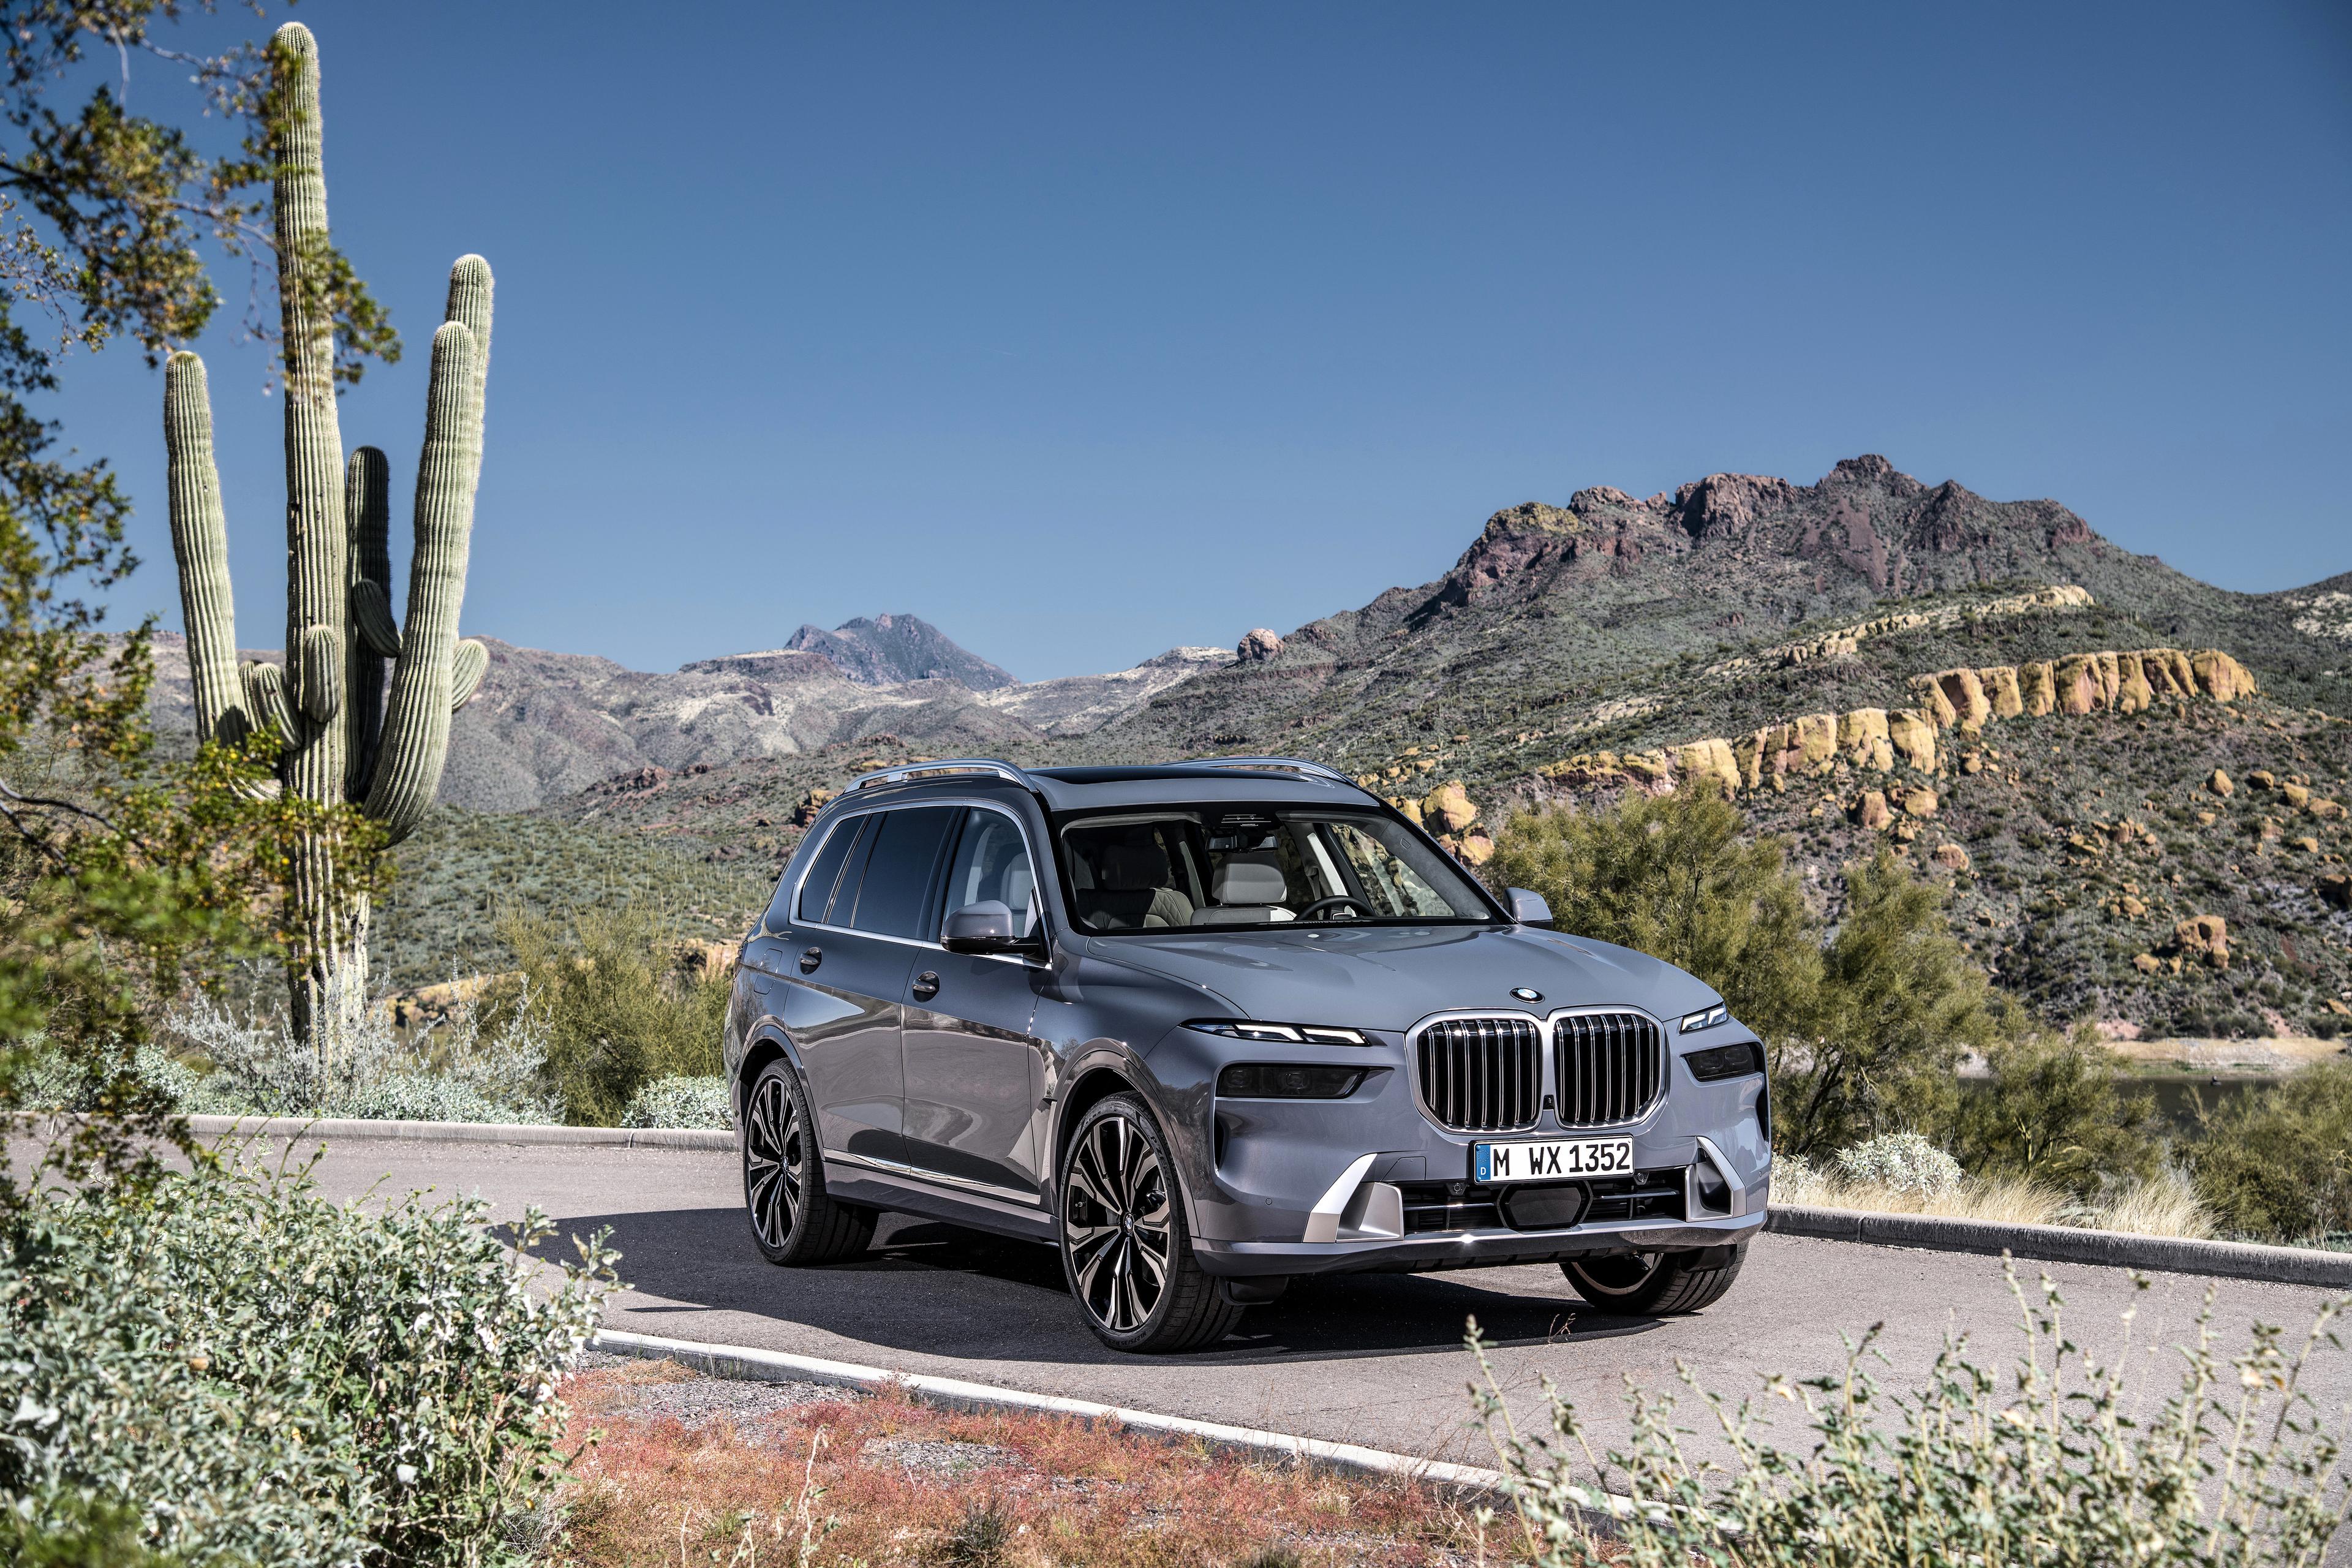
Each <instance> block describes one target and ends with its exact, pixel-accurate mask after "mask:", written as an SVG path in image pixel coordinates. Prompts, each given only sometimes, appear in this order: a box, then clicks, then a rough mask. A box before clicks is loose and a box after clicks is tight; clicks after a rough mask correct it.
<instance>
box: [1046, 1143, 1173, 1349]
mask: <svg viewBox="0 0 2352 1568" xmlns="http://www.w3.org/2000/svg"><path fill="white" fill-rule="evenodd" d="M1170 1231H1171V1212H1170V1207H1169V1191H1168V1176H1167V1173H1166V1172H1165V1171H1163V1170H1161V1169H1160V1156H1159V1154H1158V1153H1157V1152H1155V1151H1154V1150H1153V1148H1152V1146H1151V1141H1150V1139H1149V1138H1147V1137H1146V1136H1145V1135H1144V1133H1143V1130H1142V1129H1141V1128H1139V1127H1138V1126H1136V1125H1135V1123H1134V1122H1133V1121H1129V1119H1128V1118H1127V1117H1125V1116H1106V1117H1104V1118H1103V1119H1102V1120H1100V1121H1097V1122H1096V1123H1095V1124H1094V1125H1093V1126H1092V1127H1090V1128H1088V1129H1087V1132H1086V1135H1085V1137H1084V1138H1083V1139H1082V1140H1081V1141H1080V1142H1079V1144H1078V1147H1077V1148H1076V1150H1075V1151H1074V1152H1073V1154H1072V1158H1071V1160H1070V1164H1069V1179H1068V1184H1067V1192H1066V1195H1065V1197H1064V1199H1063V1203H1062V1235H1063V1238H1064V1241H1065V1244H1066V1246H1067V1247H1068V1248H1069V1254H1070V1273H1071V1276H1072V1278H1073V1279H1076V1281H1077V1287H1078V1299H1079V1300H1081V1301H1083V1302H1085V1303H1086V1309H1087V1311H1088V1312H1089V1313H1091V1314H1092V1315H1093V1317H1094V1319H1095V1321H1097V1322H1099V1323H1101V1324H1102V1325H1103V1326H1104V1327H1105V1328H1107V1329H1109V1330H1111V1331H1113V1332H1116V1333H1131V1332H1133V1331H1136V1330H1138V1329H1140V1328H1141V1327H1142V1326H1143V1324H1144V1323H1145V1321H1147V1320H1149V1319H1150V1316H1151V1314H1152V1311H1153V1310H1155V1309H1156V1308H1157V1307H1158V1306H1159V1305H1160V1296H1161V1295H1162V1294H1163V1293H1164V1292H1165V1291H1166V1290H1167V1289H1168V1277H1169V1247H1170V1240H1171V1238H1170Z"/></svg>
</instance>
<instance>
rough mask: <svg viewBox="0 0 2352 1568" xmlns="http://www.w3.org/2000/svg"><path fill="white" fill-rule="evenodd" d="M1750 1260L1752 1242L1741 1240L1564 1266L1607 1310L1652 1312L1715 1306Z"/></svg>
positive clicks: (1579, 1288) (1568, 1261) (1583, 1292)
mask: <svg viewBox="0 0 2352 1568" xmlns="http://www.w3.org/2000/svg"><path fill="white" fill-rule="evenodd" d="M1747 1261H1748V1244H1747V1243H1746V1242H1744V1241H1741V1242H1735V1243H1733V1244H1732V1245H1731V1246H1728V1247H1703V1248H1701V1249H1700V1250H1698V1251H1696V1252H1631V1253H1619V1254H1617V1255H1615V1256H1613V1257H1600V1258H1562V1259H1561V1260H1560V1265H1559V1271H1560V1272H1561V1273H1562V1274H1565V1275H1567V1276H1568V1282H1569V1283H1570V1285H1573V1286H1575V1287H1576V1293H1577V1294H1578V1295H1580V1296H1581V1297H1583V1298H1584V1299H1585V1300H1587V1301H1589V1302H1591V1304H1592V1305H1593V1306H1595V1307H1598V1308H1600V1309H1601V1310H1602V1311H1604V1312H1619V1313H1622V1314H1623V1315H1625V1316H1626V1317H1629V1318H1653V1317H1665V1316H1667V1315H1669V1314H1672V1313H1676V1312H1696V1311H1698V1310H1700V1309H1702V1308H1706V1307H1712V1306H1714V1305H1715V1304H1716V1303H1717V1301H1719V1300H1723V1293H1724V1292H1725V1291H1726V1290H1728V1289H1731V1282H1732V1281H1733V1280H1734V1279H1738V1278H1739V1266H1740V1265H1741V1264H1743V1263H1745V1262H1747Z"/></svg>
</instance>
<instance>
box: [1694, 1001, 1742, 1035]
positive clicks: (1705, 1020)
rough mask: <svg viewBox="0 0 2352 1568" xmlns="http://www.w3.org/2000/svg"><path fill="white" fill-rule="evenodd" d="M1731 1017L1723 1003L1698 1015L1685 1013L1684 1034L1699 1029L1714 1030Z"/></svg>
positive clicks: (1700, 1011)
mask: <svg viewBox="0 0 2352 1568" xmlns="http://www.w3.org/2000/svg"><path fill="white" fill-rule="evenodd" d="M1730 1016H1731V1014H1730V1012H1729V1010H1728V1009H1727V1008H1726V1007H1724V1005H1722V1004H1721V1003H1717V1005H1714V1006H1712V1007H1706V1008H1702V1009H1700V1010H1699V1011H1698V1012H1696V1013H1685V1014H1684V1015H1683V1033H1684V1034H1685V1035H1687V1034H1690V1033H1692V1032H1693V1031H1695V1030H1698V1029H1712V1028H1714V1027H1715V1026H1717V1024H1720V1023H1722V1022H1723V1021H1724V1020H1725V1019H1726V1018H1728V1017H1730Z"/></svg>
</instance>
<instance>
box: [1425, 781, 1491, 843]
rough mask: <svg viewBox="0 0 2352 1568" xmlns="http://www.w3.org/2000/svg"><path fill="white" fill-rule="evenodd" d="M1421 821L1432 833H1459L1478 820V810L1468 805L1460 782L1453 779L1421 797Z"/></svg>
mask: <svg viewBox="0 0 2352 1568" xmlns="http://www.w3.org/2000/svg"><path fill="white" fill-rule="evenodd" d="M1421 820H1422V823H1423V826H1426V827H1428V828H1429V829H1430V830H1431V831H1432V832H1441V833H1460V832H1461V831H1462V830H1463V829H1465V828H1466V827H1468V826H1470V825H1471V824H1472V823H1474V822H1475V821H1477V820H1478V808H1477V807H1476V806H1475V805H1471V804H1470V793H1469V791H1467V790H1465V789H1464V788H1463V787H1462V781H1461V780H1460V779H1454V780H1452V781H1450V782H1448V783H1445V784H1439V785H1438V786H1437V787H1436V788H1435V789H1433V790H1431V791H1430V792H1429V793H1428V794H1427V795H1424V796H1423V797H1422V802H1421Z"/></svg>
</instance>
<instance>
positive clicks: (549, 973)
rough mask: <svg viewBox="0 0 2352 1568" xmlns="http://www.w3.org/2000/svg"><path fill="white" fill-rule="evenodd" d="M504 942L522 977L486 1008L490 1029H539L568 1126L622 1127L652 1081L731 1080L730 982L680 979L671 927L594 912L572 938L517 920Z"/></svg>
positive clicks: (505, 927)
mask: <svg viewBox="0 0 2352 1568" xmlns="http://www.w3.org/2000/svg"><path fill="white" fill-rule="evenodd" d="M499 937H500V938H501V940H503V941H504V942H506V944H507V947H508V948H509V951H511V952H513V953H514V955H515V962H516V968H517V973H515V974H513V975H511V976H509V977H504V978H502V979H501V980H500V981H499V984H494V985H493V986H491V987H490V989H489V992H488V994H487V995H486V996H485V997H484V998H483V1002H482V1006H481V1014H482V1018H483V1027H484V1028H486V1029H490V1030H497V1029H502V1028H507V1027H509V1026H512V1023H513V1021H514V1020H516V1019H518V1018H520V1017H522V1016H526V1015H528V1016H532V1017H534V1018H536V1019H537V1021H538V1026H539V1027H540V1028H541V1029H542V1030H543V1031H544V1038H545V1041H546V1049H547V1066H546V1074H547V1080H548V1083H549V1086H550V1088H551V1089H552V1090H553V1092H554V1094H555V1095H556V1097H557V1099H558V1100H559V1101H560V1102H561V1103H562V1109H563V1115H564V1119H565V1120H566V1121H572V1122H576V1123H581V1124H584V1125H589V1126H598V1127H610V1126H613V1125H614V1124H615V1123H616V1122H618V1121H620V1119H621V1114H622V1112H623V1111H624V1110H626V1109H627V1108H628V1103H629V1097H630V1096H631V1095H634V1094H635V1093H636V1091H637V1090H638V1089H639V1088H640V1087H642V1086H643V1085H645V1084H646V1083H647V1082H649V1081H651V1080H652V1079H657V1078H667V1077H673V1076H678V1077H692V1078H708V1077H712V1076H715V1075H717V1074H718V1073H719V1070H720V1063H719V1028H720V1026H721V1025H722V1024H723V1023H724V1022H725V1020H726V1016H727V993H728V984H729V983H728V981H727V980H726V978H724V977H723V976H719V975H711V976H707V977H697V976H688V975H682V974H679V973H677V972H676V971H675V969H674V967H673V965H672V963H671V962H670V956H669V955H670V954H671V953H672V952H674V950H675V945H676V932H675V931H672V930H671V928H670V927H669V926H668V925H667V923H666V922H664V921H660V920H658V919H656V917H654V916H652V915H650V914H646V913H644V912H642V911H639V910H619V911H604V910H594V911H591V912H589V913H586V914H583V915H581V916H580V917H579V918H578V919H577V920H576V921H573V922H572V925H571V926H570V928H569V929H566V928H564V927H562V926H559V925H557V924H556V923H555V922H553V921H547V920H540V919H534V918H528V917H513V918H509V919H508V920H505V921H501V922H500V923H499Z"/></svg>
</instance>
